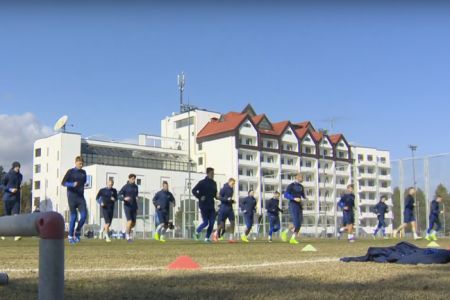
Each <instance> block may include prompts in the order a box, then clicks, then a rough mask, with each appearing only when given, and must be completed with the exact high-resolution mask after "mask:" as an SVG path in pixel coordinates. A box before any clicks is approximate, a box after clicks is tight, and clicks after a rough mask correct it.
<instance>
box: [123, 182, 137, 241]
mask: <svg viewBox="0 0 450 300" xmlns="http://www.w3.org/2000/svg"><path fill="white" fill-rule="evenodd" d="M119 196H120V197H121V198H122V199H123V210H124V211H125V216H126V218H127V228H126V230H125V239H126V240H127V241H128V242H129V243H131V242H132V241H133V237H132V234H131V231H132V230H133V228H134V226H136V216H137V210H138V204H137V200H138V196H139V188H138V186H137V184H136V175H134V174H130V175H128V182H127V184H125V185H124V186H123V187H122V189H121V190H120V192H119Z"/></svg>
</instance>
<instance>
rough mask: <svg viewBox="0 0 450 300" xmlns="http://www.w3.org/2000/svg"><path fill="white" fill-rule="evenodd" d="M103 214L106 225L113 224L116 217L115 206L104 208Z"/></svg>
mask: <svg viewBox="0 0 450 300" xmlns="http://www.w3.org/2000/svg"><path fill="white" fill-rule="evenodd" d="M102 214H103V219H105V224H111V222H112V220H113V217H114V205H111V206H106V207H102Z"/></svg>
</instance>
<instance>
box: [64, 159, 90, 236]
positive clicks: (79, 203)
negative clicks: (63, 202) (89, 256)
mask: <svg viewBox="0 0 450 300" xmlns="http://www.w3.org/2000/svg"><path fill="white" fill-rule="evenodd" d="M83 165H84V161H83V158H82V157H81V156H77V157H76V158H75V168H72V169H70V170H68V171H67V173H66V175H65V176H64V178H63V180H62V182H61V184H62V185H63V186H65V187H67V199H68V201H69V210H70V222H69V243H70V244H76V243H79V242H80V237H81V230H82V229H83V225H84V223H85V222H86V217H87V208H86V199H85V198H84V185H85V184H86V171H85V170H83ZM78 212H79V213H80V219H79V220H78V224H77V228H76V229H75V223H76V222H77V219H78Z"/></svg>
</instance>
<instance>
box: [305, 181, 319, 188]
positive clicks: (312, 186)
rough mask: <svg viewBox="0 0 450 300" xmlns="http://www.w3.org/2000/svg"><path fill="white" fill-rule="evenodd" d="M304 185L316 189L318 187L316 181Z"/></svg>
mask: <svg viewBox="0 0 450 300" xmlns="http://www.w3.org/2000/svg"><path fill="white" fill-rule="evenodd" d="M302 185H303V186H304V187H309V188H315V187H316V182H315V181H303V182H302Z"/></svg>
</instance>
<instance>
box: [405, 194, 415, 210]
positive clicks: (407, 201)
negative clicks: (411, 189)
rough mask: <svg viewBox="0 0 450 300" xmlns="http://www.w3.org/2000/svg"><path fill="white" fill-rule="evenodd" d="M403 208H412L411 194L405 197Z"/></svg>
mask: <svg viewBox="0 0 450 300" xmlns="http://www.w3.org/2000/svg"><path fill="white" fill-rule="evenodd" d="M405 210H411V211H412V210H414V197H413V196H411V195H408V196H406V198H405Z"/></svg>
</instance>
